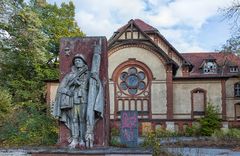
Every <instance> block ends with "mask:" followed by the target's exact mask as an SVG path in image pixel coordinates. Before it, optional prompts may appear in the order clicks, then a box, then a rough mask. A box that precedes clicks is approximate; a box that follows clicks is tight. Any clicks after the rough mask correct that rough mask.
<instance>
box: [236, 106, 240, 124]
mask: <svg viewBox="0 0 240 156" xmlns="http://www.w3.org/2000/svg"><path fill="white" fill-rule="evenodd" d="M235 117H236V120H240V103H237V104H235Z"/></svg>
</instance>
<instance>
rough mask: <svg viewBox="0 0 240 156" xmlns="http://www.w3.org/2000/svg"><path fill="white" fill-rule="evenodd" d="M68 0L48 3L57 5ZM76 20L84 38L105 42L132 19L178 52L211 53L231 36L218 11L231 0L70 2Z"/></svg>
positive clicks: (48, 0)
mask: <svg viewBox="0 0 240 156" xmlns="http://www.w3.org/2000/svg"><path fill="white" fill-rule="evenodd" d="M69 1H70V0H47V2H49V3H51V4H54V3H56V4H58V5H60V4H61V3H62V2H66V3H68V2H69ZM72 1H73V3H74V5H75V13H76V15H75V20H76V21H77V23H78V26H79V27H80V29H81V30H82V31H83V32H84V33H85V34H86V35H87V36H106V37H107V38H108V39H109V38H110V37H111V35H112V34H113V33H114V32H115V31H116V30H117V29H118V28H120V27H121V26H123V25H125V24H127V22H128V21H129V20H131V19H141V20H143V21H145V22H146V23H148V24H149V25H151V26H153V27H155V28H157V29H158V30H159V32H160V33H161V34H162V35H163V36H164V37H165V38H166V39H167V40H168V41H169V42H170V43H171V44H172V45H173V46H174V47H175V48H176V49H177V50H178V51H179V52H212V51H215V50H218V49H221V46H222V45H223V44H224V43H225V41H226V40H227V39H228V38H230V37H231V25H230V23H229V21H227V20H224V17H223V15H222V14H221V12H220V10H219V8H224V7H228V6H230V5H231V2H232V0H72Z"/></svg>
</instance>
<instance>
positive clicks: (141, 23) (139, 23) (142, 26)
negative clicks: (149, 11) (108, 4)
mask: <svg viewBox="0 0 240 156" xmlns="http://www.w3.org/2000/svg"><path fill="white" fill-rule="evenodd" d="M129 22H130V21H129ZM134 22H135V24H136V25H137V26H138V27H139V28H140V29H141V30H142V31H144V32H149V31H158V30H157V29H156V28H154V27H152V26H151V25H149V24H147V23H145V22H144V21H142V20H140V19H135V20H134ZM125 26H127V24H125V25H124V26H122V27H121V28H119V29H118V30H117V32H120V31H121V30H122V29H124V28H125Z"/></svg>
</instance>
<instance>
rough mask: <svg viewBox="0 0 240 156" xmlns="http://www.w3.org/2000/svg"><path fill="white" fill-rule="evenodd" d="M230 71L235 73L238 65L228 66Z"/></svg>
mask: <svg viewBox="0 0 240 156" xmlns="http://www.w3.org/2000/svg"><path fill="white" fill-rule="evenodd" d="M230 72H231V73H237V72H238V66H232V67H230Z"/></svg>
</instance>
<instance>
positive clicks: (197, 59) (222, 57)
mask: <svg viewBox="0 0 240 156" xmlns="http://www.w3.org/2000/svg"><path fill="white" fill-rule="evenodd" d="M181 54H182V56H183V57H184V58H185V59H186V60H187V61H189V62H190V63H191V64H192V65H193V66H194V67H193V69H192V71H191V73H190V76H200V77H201V76H202V75H203V74H201V73H202V70H201V69H200V68H201V65H202V63H203V61H204V60H215V61H216V63H217V65H218V67H219V69H218V74H204V76H207V75H208V76H219V75H222V76H224V75H225V76H226V75H232V74H233V73H229V66H238V68H240V57H238V56H236V55H235V54H233V53H223V52H210V53H204V52H202V53H181Z"/></svg>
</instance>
